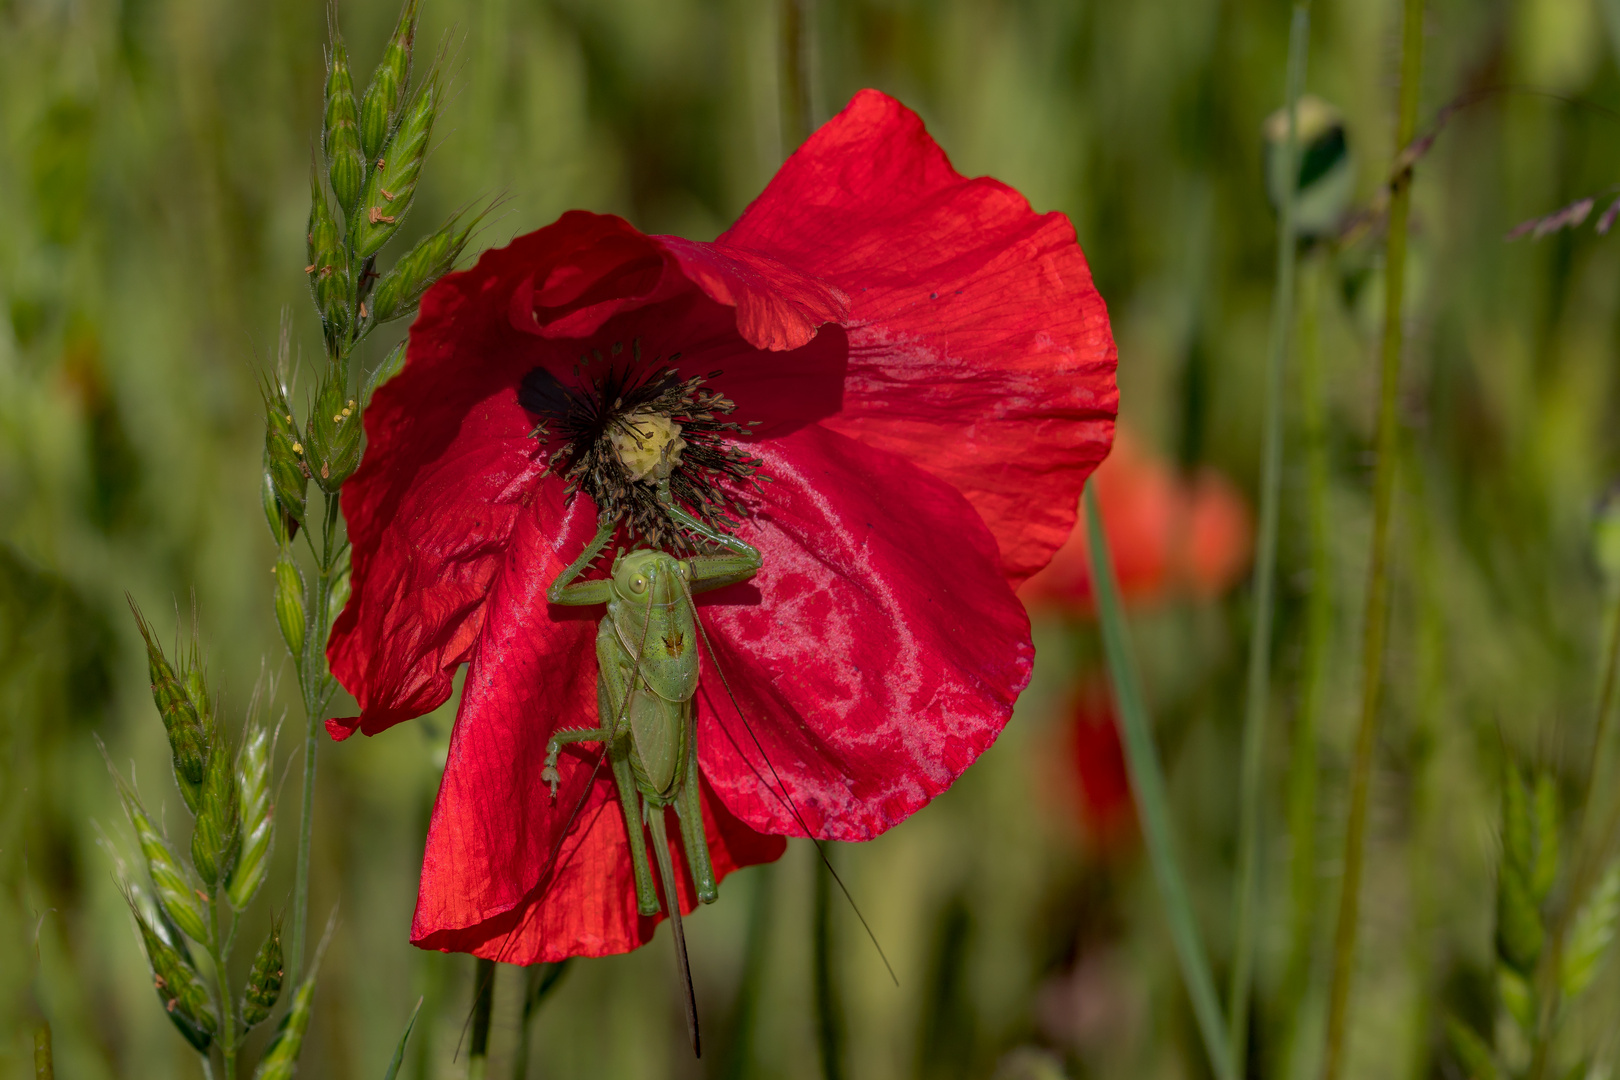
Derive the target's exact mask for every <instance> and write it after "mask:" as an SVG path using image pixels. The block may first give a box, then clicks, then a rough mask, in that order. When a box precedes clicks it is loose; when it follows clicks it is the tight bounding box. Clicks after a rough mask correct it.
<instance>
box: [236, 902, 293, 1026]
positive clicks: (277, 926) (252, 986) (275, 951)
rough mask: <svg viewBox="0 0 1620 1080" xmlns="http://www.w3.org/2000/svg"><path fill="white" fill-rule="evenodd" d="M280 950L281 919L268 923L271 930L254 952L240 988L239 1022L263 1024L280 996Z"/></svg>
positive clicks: (281, 970)
mask: <svg viewBox="0 0 1620 1080" xmlns="http://www.w3.org/2000/svg"><path fill="white" fill-rule="evenodd" d="M283 968H284V962H283V958H282V954H281V920H280V919H277V920H276V921H275V922H273V923H271V924H270V933H269V934H267V935H266V936H265V939H264V944H263V945H260V946H259V951H258V952H257V953H255V954H254V956H253V968H252V970H251V971H249V972H248V981H247V986H245V987H244V988H243V990H242V1023H243V1024H245V1025H246V1026H248V1027H253V1026H255V1025H257V1024H262V1023H264V1022H265V1021H266V1020H268V1019H269V1018H270V1010H271V1009H274V1008H275V1007H276V1000H277V999H278V998H280V997H281V980H282V978H283V975H284V971H283Z"/></svg>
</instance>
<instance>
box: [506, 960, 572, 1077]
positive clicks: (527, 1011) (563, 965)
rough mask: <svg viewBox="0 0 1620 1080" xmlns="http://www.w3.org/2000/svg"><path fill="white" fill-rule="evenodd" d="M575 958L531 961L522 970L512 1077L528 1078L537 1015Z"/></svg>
mask: <svg viewBox="0 0 1620 1080" xmlns="http://www.w3.org/2000/svg"><path fill="white" fill-rule="evenodd" d="M571 959H572V958H570V959H569V960H563V961H561V962H559V963H555V964H530V965H529V966H528V967H527V968H526V969H524V972H523V1017H522V1019H521V1020H520V1021H519V1022H518V1023H519V1028H518V1048H517V1055H516V1057H515V1058H514V1059H513V1061H512V1080H527V1078H528V1075H529V1054H530V1050H531V1048H532V1047H533V1038H534V1018H535V1015H536V1014H537V1013H539V1011H540V1006H541V1005H543V1004H544V1003H545V1000H546V998H548V997H550V996H551V992H552V991H553V990H555V989H556V988H557V984H558V983H559V982H561V981H562V977H563V976H564V975H566V974H568V965H569V963H570V961H571Z"/></svg>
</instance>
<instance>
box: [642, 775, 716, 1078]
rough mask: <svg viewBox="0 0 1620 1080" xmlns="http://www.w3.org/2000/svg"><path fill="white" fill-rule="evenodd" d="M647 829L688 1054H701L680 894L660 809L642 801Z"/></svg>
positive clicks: (662, 812)
mask: <svg viewBox="0 0 1620 1080" xmlns="http://www.w3.org/2000/svg"><path fill="white" fill-rule="evenodd" d="M642 806H643V808H644V809H645V812H646V815H647V829H648V831H650V832H651V833H652V842H653V854H654V855H656V856H657V858H658V874H659V877H661V878H662V879H663V883H664V900H665V902H666V904H667V906H668V908H669V924H670V926H671V927H673V928H674V930H675V964H676V967H677V969H678V971H679V974H680V977H681V989H682V990H683V991H684V992H685V995H686V1032H687V1034H688V1035H690V1036H691V1037H692V1056H693V1057H698V1058H701V1057H702V1056H703V1048H702V1044H701V1043H700V1041H699V1038H698V1016H697V996H696V995H695V994H694V993H693V992H692V965H691V964H689V963H688V962H687V960H686V930H685V928H684V927H683V926H682V925H681V894H680V893H679V892H678V891H677V890H676V888H675V866H674V863H673V860H671V859H670V857H669V836H668V834H667V833H666V832H665V830H664V808H663V807H662V806H653V805H652V804H651V803H649V802H645V801H644V802H643V803H642Z"/></svg>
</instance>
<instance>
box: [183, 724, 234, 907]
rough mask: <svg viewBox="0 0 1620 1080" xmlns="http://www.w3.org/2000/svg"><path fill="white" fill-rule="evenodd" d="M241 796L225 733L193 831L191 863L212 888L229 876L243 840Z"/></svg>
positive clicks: (220, 738)
mask: <svg viewBox="0 0 1620 1080" xmlns="http://www.w3.org/2000/svg"><path fill="white" fill-rule="evenodd" d="M241 814H242V805H241V796H240V795H239V794H238V792H237V790H236V769H235V763H234V762H233V761H232V754H231V753H230V748H229V747H227V746H226V745H225V740H224V737H223V736H216V738H215V741H214V746H213V749H212V753H210V754H209V760H208V777H207V779H206V780H205V781H204V783H203V793H202V805H201V806H200V807H199V808H198V810H197V823H196V826H195V827H194V828H193V829H192V832H191V865H192V866H193V867H195V868H196V870H197V876H198V877H200V878H202V879H203V882H204V884H206V885H207V886H208V887H209V888H210V889H212V888H214V887H215V886H216V885H218V884H219V883H220V882H221V881H223V880H225V879H226V878H228V877H230V875H231V871H232V870H234V869H235V867H236V855H237V852H238V850H240V846H241V842H242V828H241V827H242V819H241Z"/></svg>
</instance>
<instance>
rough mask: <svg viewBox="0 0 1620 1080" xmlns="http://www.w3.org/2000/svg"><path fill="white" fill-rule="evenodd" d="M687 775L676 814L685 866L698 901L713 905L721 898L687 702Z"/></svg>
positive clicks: (677, 802) (689, 706)
mask: <svg viewBox="0 0 1620 1080" xmlns="http://www.w3.org/2000/svg"><path fill="white" fill-rule="evenodd" d="M685 723H686V775H685V777H683V778H682V782H681V790H680V794H678V795H677V796H676V797H675V813H676V815H677V816H678V817H679V818H680V819H681V841H682V842H683V843H684V844H685V846H686V865H688V866H689V867H691V868H692V883H693V884H694V885H696V886H697V898H698V900H699V902H701V903H704V904H712V903H714V902H715V901H716V900H717V899H719V897H720V891H719V889H718V888H716V886H715V883H714V864H713V863H712V862H711V861H710V860H709V838H708V836H707V834H705V833H704V831H703V797H702V793H701V791H700V788H701V781H700V780H699V778H698V760H697V725H696V723H695V721H694V720H693V717H692V703H691V702H690V701H688V702H686V717H685Z"/></svg>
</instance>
